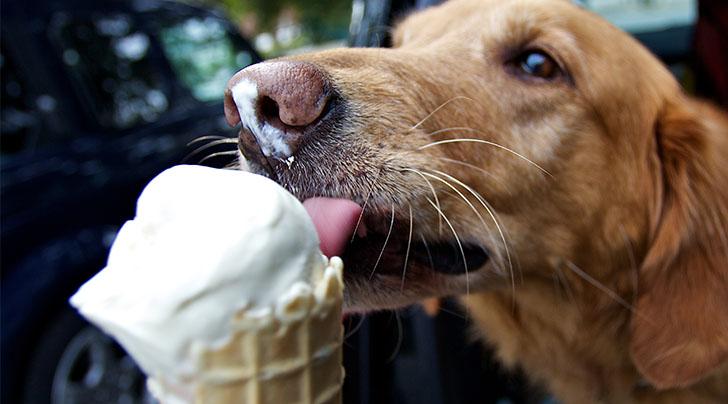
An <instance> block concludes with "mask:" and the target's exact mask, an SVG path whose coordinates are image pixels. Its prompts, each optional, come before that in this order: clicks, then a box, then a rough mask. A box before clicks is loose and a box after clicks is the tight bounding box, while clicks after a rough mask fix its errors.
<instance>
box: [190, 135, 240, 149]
mask: <svg viewBox="0 0 728 404" xmlns="http://www.w3.org/2000/svg"><path fill="white" fill-rule="evenodd" d="M205 140H221V141H222V143H238V139H236V138H234V137H227V136H220V135H207V136H200V137H197V138H194V139H192V140H190V142H189V143H187V146H188V147H189V146H192V145H193V144H195V143H199V142H204V141H205Z"/></svg>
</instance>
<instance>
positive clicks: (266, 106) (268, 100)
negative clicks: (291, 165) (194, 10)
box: [225, 61, 333, 160]
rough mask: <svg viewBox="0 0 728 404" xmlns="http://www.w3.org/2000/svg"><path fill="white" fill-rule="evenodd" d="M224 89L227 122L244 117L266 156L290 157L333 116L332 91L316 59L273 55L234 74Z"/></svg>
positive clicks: (234, 122)
mask: <svg viewBox="0 0 728 404" xmlns="http://www.w3.org/2000/svg"><path fill="white" fill-rule="evenodd" d="M225 94H226V95H225V97H226V99H225V113H226V117H227V120H228V122H229V123H230V124H231V125H235V124H237V123H238V122H240V121H241V120H242V121H243V122H244V123H245V125H247V126H248V129H250V130H251V131H252V133H253V135H254V136H255V138H256V140H257V141H258V142H259V143H260V144H261V150H262V151H263V153H265V155H266V157H274V158H276V159H278V160H287V159H288V158H289V157H291V156H292V155H293V154H295V153H296V152H297V150H298V148H299V147H300V146H301V144H303V143H304V141H305V140H307V139H308V138H311V137H313V136H317V134H316V133H315V130H314V129H313V128H314V127H315V125H316V124H317V123H318V122H319V121H320V120H321V119H324V118H325V117H328V116H329V115H327V114H326V113H327V111H328V109H327V108H330V105H331V104H330V101H331V99H332V94H333V91H332V85H331V83H330V82H329V79H328V78H327V76H326V74H325V73H324V72H323V71H322V70H321V69H320V68H319V67H317V66H316V65H314V64H312V63H307V62H298V61H273V62H264V63H260V64H257V65H253V66H250V67H247V68H245V69H243V70H241V71H240V72H238V73H237V74H235V76H233V78H232V79H230V81H229V82H228V88H227V90H226V93H225ZM326 119H328V118H326ZM266 126H268V127H269V129H266Z"/></svg>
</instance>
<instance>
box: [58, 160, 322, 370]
mask: <svg viewBox="0 0 728 404" xmlns="http://www.w3.org/2000/svg"><path fill="white" fill-rule="evenodd" d="M324 263H325V261H324V258H323V256H322V255H321V252H320V251H319V249H318V238H317V236H316V231H315V229H314V226H313V224H312V223H311V220H310V219H309V217H308V215H307V214H306V211H305V209H304V208H303V206H302V205H301V204H300V203H299V202H298V201H297V200H296V199H295V198H294V197H293V196H292V195H291V194H289V193H288V192H286V191H285V190H284V189H283V188H281V187H280V186H279V185H277V184H276V183H274V182H273V181H271V180H268V179H266V178H264V177H261V176H258V175H254V174H250V173H245V172H241V171H232V170H217V169H212V168H206V167H198V166H177V167H174V168H171V169H169V170H167V171H165V172H163V173H162V174H160V175H159V176H157V177H156V178H155V179H154V180H152V181H151V182H150V183H149V185H147V187H146V188H145V189H144V191H143V192H142V195H141V196H140V197H139V201H138V204H137V212H136V217H135V218H134V220H130V221H128V222H126V224H125V225H124V226H123V227H122V228H121V230H120V231H119V234H118V235H117V238H116V240H115V241H114V244H113V246H112V248H111V253H110V255H109V260H108V263H107V266H106V268H104V269H103V270H102V271H101V272H100V273H99V274H97V275H96V276H95V277H94V278H92V279H91V280H89V281H88V282H87V283H86V284H85V285H83V286H82V287H81V289H80V290H79V291H78V292H77V293H76V294H75V295H74V296H73V297H72V298H71V303H72V304H73V305H74V306H75V307H76V308H78V309H79V311H80V312H81V313H82V314H83V315H84V316H85V317H87V318H88V319H90V320H91V321H92V322H94V323H95V324H97V325H99V326H100V327H101V328H102V329H104V330H105V331H107V332H108V333H110V334H111V335H113V336H114V337H115V338H116V339H117V340H118V341H119V342H120V343H121V344H122V345H123V346H124V348H125V349H126V350H127V351H129V353H130V354H131V355H132V356H133V357H134V358H135V359H136V360H137V361H138V363H139V365H140V366H141V367H142V369H143V370H144V371H145V372H146V373H147V374H148V375H149V376H151V377H154V376H156V375H166V376H170V375H179V376H182V377H184V376H185V374H187V375H189V374H192V373H194V366H195V365H194V361H193V360H192V359H191V358H190V357H189V355H190V349H191V344H192V342H193V341H194V342H195V343H204V344H209V345H215V344H217V343H221V341H220V338H221V336H226V335H229V327H230V324H229V322H230V319H231V318H232V316H233V314H234V313H235V312H236V311H238V310H239V309H241V308H243V307H250V308H254V309H255V310H260V311H261V313H263V312H265V311H266V310H270V307H271V304H273V303H274V302H275V301H276V299H278V298H280V297H281V296H282V295H283V294H285V292H286V291H288V290H289V289H290V288H291V286H292V285H294V284H296V283H299V282H300V283H305V284H308V283H309V280H310V279H311V278H312V277H313V276H314V273H315V272H318V271H322V270H323V268H324V265H325V264H324ZM192 302H194V304H191V303H192Z"/></svg>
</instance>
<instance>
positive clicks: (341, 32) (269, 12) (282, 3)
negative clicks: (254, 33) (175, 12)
mask: <svg viewBox="0 0 728 404" xmlns="http://www.w3.org/2000/svg"><path fill="white" fill-rule="evenodd" d="M207 2H208V3H209V4H213V5H217V6H219V7H222V8H223V9H224V10H225V11H226V12H227V13H228V16H229V17H230V18H231V19H232V20H233V21H241V20H242V19H243V18H244V17H245V16H246V15H249V14H254V15H255V16H256V17H257V21H258V24H259V26H258V31H259V32H271V31H273V30H274V29H275V27H276V20H277V17H278V15H279V14H280V12H281V10H284V9H287V8H288V9H293V10H295V12H296V14H297V15H298V17H299V19H300V20H299V22H300V23H301V25H302V29H303V34H304V35H306V36H308V37H309V39H310V41H311V42H312V43H321V42H326V41H331V40H334V39H342V38H345V37H346V35H347V32H348V26H349V19H350V17H351V1H345V0H318V1H310V0H207Z"/></svg>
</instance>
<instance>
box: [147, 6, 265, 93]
mask: <svg viewBox="0 0 728 404" xmlns="http://www.w3.org/2000/svg"><path fill="white" fill-rule="evenodd" d="M159 37H160V41H161V43H162V49H163V51H164V53H165V55H166V56H167V59H169V61H170V64H171V65H172V69H173V70H174V71H175V73H176V74H177V76H179V78H180V80H181V81H182V83H183V84H184V85H185V86H186V87H187V88H188V90H189V91H190V92H191V93H192V95H193V96H194V97H195V98H197V99H198V100H200V101H219V100H221V99H222V98H223V93H224V91H225V85H226V84H227V81H228V79H230V77H231V76H232V75H233V74H235V72H236V71H237V70H239V69H240V68H243V67H245V66H247V65H249V64H251V63H252V62H253V60H254V59H253V55H252V54H251V52H250V51H248V50H244V49H236V46H235V42H234V41H233V39H232V38H231V35H230V33H229V32H228V31H227V29H226V27H225V25H223V23H222V22H221V21H220V20H218V19H217V18H214V17H211V16H210V17H205V18H201V17H188V18H184V19H182V20H179V21H170V22H167V23H165V24H164V25H163V27H162V28H161V29H160V32H159Z"/></svg>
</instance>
